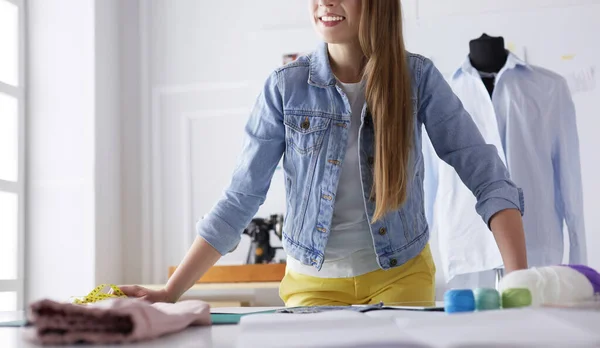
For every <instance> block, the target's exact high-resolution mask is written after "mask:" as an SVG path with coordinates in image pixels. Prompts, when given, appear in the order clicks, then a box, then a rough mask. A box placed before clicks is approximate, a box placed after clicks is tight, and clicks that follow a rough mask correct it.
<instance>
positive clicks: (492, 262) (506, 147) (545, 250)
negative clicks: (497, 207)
mask: <svg viewBox="0 0 600 348" xmlns="http://www.w3.org/2000/svg"><path fill="white" fill-rule="evenodd" d="M495 78H496V83H495V88H494V92H493V95H492V98H491V99H490V95H489V93H488V91H487V90H486V88H485V86H484V84H483V82H482V80H481V76H480V74H479V72H478V71H477V70H476V69H475V68H474V67H473V66H472V65H471V64H470V61H469V59H466V60H465V62H464V64H463V65H462V66H461V67H460V68H459V69H458V70H457V71H456V72H455V73H454V74H453V75H452V77H451V78H450V79H449V84H450V86H451V87H452V89H453V91H454V93H456V94H457V96H458V97H459V98H460V100H461V102H462V103H463V106H464V107H465V109H466V110H467V112H469V114H470V115H471V116H472V118H473V120H474V122H475V123H476V124H477V126H478V128H479V130H480V132H481V133H482V135H483V136H484V138H485V139H486V142H488V143H490V144H493V145H495V146H496V148H497V149H498V153H499V155H500V157H501V158H502V160H503V161H504V162H505V163H506V164H507V167H508V170H509V173H510V175H511V179H512V180H513V181H514V182H515V184H516V185H517V186H518V187H520V188H522V189H523V193H524V199H525V213H524V216H523V220H524V226H525V234H526V240H527V254H528V263H529V266H545V265H556V264H560V263H561V262H562V259H563V254H564V250H563V249H564V245H563V222H566V225H567V227H568V231H569V238H570V253H569V255H570V257H569V263H572V264H585V263H586V261H587V255H586V242H585V228H584V215H583V193H582V184H581V169H580V158H579V140H578V134H577V126H576V115H575V107H574V104H573V102H572V99H571V94H570V91H569V89H568V86H567V83H566V81H565V79H564V78H562V77H561V76H559V75H558V74H556V73H553V72H551V71H548V70H546V69H543V68H540V67H537V66H532V65H528V64H527V63H525V62H523V61H522V60H520V59H519V58H517V57H516V56H515V55H514V54H510V55H509V57H508V60H507V63H506V65H505V66H504V68H503V69H502V70H501V71H500V72H499V73H498V74H497V76H495ZM492 100H493V102H492ZM423 149H424V152H425V153H424V158H425V168H426V169H425V172H426V178H425V188H424V189H425V204H426V215H427V219H428V222H429V224H430V225H431V227H432V230H433V231H434V233H437V234H438V236H439V237H438V238H439V240H440V254H442V260H443V262H446V264H445V265H443V266H445V267H444V272H445V274H446V276H447V278H446V279H447V280H449V279H451V278H452V276H454V275H458V274H467V273H472V272H480V271H483V270H485V269H493V268H496V267H498V266H499V265H498V263H499V262H501V258H500V255H499V253H498V251H497V247H496V246H495V241H494V239H493V237H492V234H491V232H490V231H489V229H488V226H486V225H485V224H483V223H481V222H480V221H477V220H474V219H472V215H473V214H472V210H473V204H474V202H475V200H474V198H473V197H472V194H470V192H469V190H468V189H467V188H466V187H465V186H464V185H463V184H462V183H461V182H460V180H459V179H458V176H457V175H456V172H455V171H452V170H451V168H448V167H447V165H446V164H445V163H444V162H442V161H440V160H439V159H437V157H436V156H434V155H433V154H432V150H431V145H430V144H429V143H428V140H426V139H425V140H424V146H423ZM449 169H450V170H449ZM449 222H450V223H449ZM444 240H446V241H447V242H448V241H449V242H450V243H444ZM473 246H477V247H473ZM473 260H475V262H473Z"/></svg>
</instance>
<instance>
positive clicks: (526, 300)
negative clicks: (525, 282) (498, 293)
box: [502, 288, 532, 308]
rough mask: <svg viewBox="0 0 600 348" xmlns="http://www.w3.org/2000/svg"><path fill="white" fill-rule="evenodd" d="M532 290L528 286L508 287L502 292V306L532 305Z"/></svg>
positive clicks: (518, 306)
mask: <svg viewBox="0 0 600 348" xmlns="http://www.w3.org/2000/svg"><path fill="white" fill-rule="evenodd" d="M531 302H532V299H531V291H529V289H526V288H516V289H506V290H504V291H503V292H502V308H520V307H528V306H531Z"/></svg>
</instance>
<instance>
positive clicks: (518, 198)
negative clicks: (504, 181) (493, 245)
mask: <svg viewBox="0 0 600 348" xmlns="http://www.w3.org/2000/svg"><path fill="white" fill-rule="evenodd" d="M506 209H517V210H518V211H519V212H520V213H521V216H523V214H524V213H525V199H524V197H523V190H522V189H520V188H502V189H497V190H494V191H492V192H490V193H488V194H487V195H486V197H484V198H483V199H482V200H481V201H480V202H479V203H478V207H477V211H478V213H479V215H481V217H482V218H483V221H484V222H485V223H486V225H487V226H488V228H489V227H490V220H491V219H492V216H494V215H496V213H499V212H500V211H502V210H506Z"/></svg>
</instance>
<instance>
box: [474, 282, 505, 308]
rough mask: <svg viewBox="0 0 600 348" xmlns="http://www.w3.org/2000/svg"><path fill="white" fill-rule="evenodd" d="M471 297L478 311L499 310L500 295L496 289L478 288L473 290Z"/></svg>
mask: <svg viewBox="0 0 600 348" xmlns="http://www.w3.org/2000/svg"><path fill="white" fill-rule="evenodd" d="M473 295H474V296H475V308H476V309H477V310H478V311H485V310H493V309H500V294H499V293H498V291H496V289H484V288H478V289H475V290H473Z"/></svg>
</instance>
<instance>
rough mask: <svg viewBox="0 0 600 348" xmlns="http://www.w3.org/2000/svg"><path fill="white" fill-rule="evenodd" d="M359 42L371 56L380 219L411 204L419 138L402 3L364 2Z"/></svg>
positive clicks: (367, 71) (369, 91) (369, 87)
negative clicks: (411, 173)
mask: <svg viewBox="0 0 600 348" xmlns="http://www.w3.org/2000/svg"><path fill="white" fill-rule="evenodd" d="M359 41H360V46H361V48H362V50H363V53H364V55H365V58H366V65H365V67H364V75H365V77H366V91H365V95H366V100H367V106H368V108H369V110H370V112H371V114H372V117H373V125H374V128H375V162H374V172H375V173H374V178H373V190H372V192H371V199H373V200H374V201H375V212H374V214H373V215H374V216H373V219H374V220H375V221H376V220H379V219H380V218H382V217H383V216H384V215H385V214H386V213H388V212H389V211H392V210H395V209H398V208H399V207H400V206H401V205H402V204H403V203H404V202H405V200H406V196H407V186H408V178H409V157H410V153H411V149H412V146H413V137H414V136H413V127H414V120H413V113H412V102H411V87H410V85H411V79H410V72H409V67H408V61H407V54H406V51H405V48H404V38H403V33H402V9H401V5H400V0H366V1H363V2H362V15H361V20H360V29H359Z"/></svg>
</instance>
